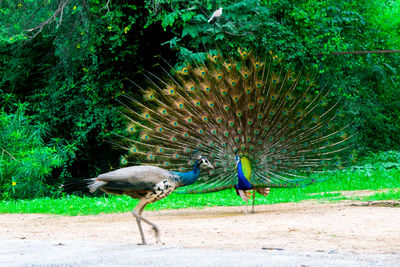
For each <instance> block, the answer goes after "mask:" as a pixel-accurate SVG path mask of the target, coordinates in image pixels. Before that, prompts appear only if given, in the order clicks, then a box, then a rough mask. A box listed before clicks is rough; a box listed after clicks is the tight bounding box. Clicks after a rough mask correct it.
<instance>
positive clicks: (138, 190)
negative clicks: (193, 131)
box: [62, 153, 213, 245]
mask: <svg viewBox="0 0 400 267" xmlns="http://www.w3.org/2000/svg"><path fill="white" fill-rule="evenodd" d="M196 155H197V156H196ZM193 156H194V157H197V159H196V160H195V161H194V164H193V167H192V170H191V171H189V172H174V171H168V170H165V169H162V168H160V167H156V166H146V165H142V166H131V167H125V168H121V169H117V170H115V171H111V172H107V173H103V174H100V175H99V176H97V177H96V178H91V179H83V180H77V181H70V182H67V183H65V184H63V185H62V191H63V192H66V193H72V192H75V191H83V192H85V191H89V192H91V193H94V192H95V191H97V190H101V191H103V192H105V193H108V194H116V195H127V196H130V197H132V198H136V199H140V201H139V203H138V204H137V205H136V207H135V209H134V210H133V211H132V214H133V216H135V217H136V222H137V225H138V228H139V232H140V236H141V239H142V243H140V245H146V244H147V242H146V239H145V237H144V233H143V229H142V225H141V222H142V221H143V222H145V223H147V224H149V225H150V226H151V227H152V228H153V230H154V232H155V235H156V239H157V242H159V241H160V234H159V230H158V227H157V225H155V224H154V223H153V222H151V221H149V220H148V219H146V218H144V217H143V216H142V212H143V210H144V208H145V207H146V205H147V204H149V203H154V202H156V201H158V200H160V199H163V198H165V197H167V196H168V195H170V194H171V193H172V192H173V191H174V190H175V189H177V188H179V187H182V186H186V185H190V184H193V183H194V182H196V180H197V179H198V177H199V174H200V169H201V168H213V165H212V164H211V163H210V161H209V160H208V159H207V158H206V157H203V156H201V155H199V154H198V153H195V154H194V155H193Z"/></svg>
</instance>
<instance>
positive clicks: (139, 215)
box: [132, 199, 160, 245]
mask: <svg viewBox="0 0 400 267" xmlns="http://www.w3.org/2000/svg"><path fill="white" fill-rule="evenodd" d="M147 204H148V203H147V201H146V200H145V199H141V200H140V201H139V203H138V204H137V206H136V207H135V209H134V210H133V211H132V215H133V216H135V217H136V223H137V225H138V228H139V232H140V236H141V238H142V243H141V244H140V245H146V244H147V242H146V239H145V237H144V233H143V229H142V224H141V222H142V221H144V222H145V223H147V224H149V225H151V226H152V227H153V230H154V232H155V235H156V240H157V242H159V241H160V233H159V230H158V227H157V225H155V224H154V223H152V222H151V221H149V220H148V219H146V218H144V217H143V216H142V212H143V210H144V208H145V207H146V205H147Z"/></svg>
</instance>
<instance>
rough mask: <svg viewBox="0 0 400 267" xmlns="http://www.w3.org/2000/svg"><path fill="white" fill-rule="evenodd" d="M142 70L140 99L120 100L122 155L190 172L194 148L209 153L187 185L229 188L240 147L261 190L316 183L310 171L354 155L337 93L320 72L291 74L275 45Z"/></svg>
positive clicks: (198, 188) (340, 165) (193, 188)
mask: <svg viewBox="0 0 400 267" xmlns="http://www.w3.org/2000/svg"><path fill="white" fill-rule="evenodd" d="M171 73H172V74H171ZM145 77H146V79H147V81H148V84H147V85H146V86H142V87H141V86H139V85H137V84H136V83H135V85H137V86H138V87H139V88H140V90H141V92H142V94H143V99H139V98H137V97H133V96H125V99H124V100H121V103H122V105H123V106H124V108H125V109H124V111H122V114H123V116H124V117H125V118H126V120H127V122H128V126H127V132H128V135H127V136H120V137H121V140H122V141H121V142H120V143H119V144H118V145H119V146H120V147H122V148H124V149H126V151H127V153H126V155H124V156H123V157H122V158H121V163H122V164H128V163H129V162H130V161H132V160H135V161H136V162H139V163H141V164H150V165H156V166H162V167H163V168H167V169H170V170H178V171H185V170H188V169H190V168H191V166H192V165H193V163H194V160H193V159H192V155H193V153H194V151H199V152H200V153H202V154H204V155H207V156H208V157H209V158H210V159H211V160H213V161H214V165H215V169H214V170H212V171H210V172H208V173H207V172H202V174H201V176H200V179H199V181H198V182H197V183H196V184H194V185H192V186H190V187H185V188H183V189H182V191H183V192H186V193H206V192H214V191H219V190H224V189H227V188H232V187H233V186H234V185H235V184H237V177H238V175H237V163H236V161H235V157H236V155H238V156H240V157H241V158H246V160H248V162H249V164H248V168H251V177H250V178H249V182H250V183H251V184H252V185H253V186H254V187H255V188H257V187H284V188H285V187H301V186H306V185H308V184H311V183H313V179H311V178H310V176H309V174H312V173H325V174H326V175H327V176H329V171H331V170H334V169H338V168H343V167H345V166H346V165H347V164H349V163H351V161H352V160H353V159H354V154H352V153H351V152H350V151H351V150H352V145H351V144H350V142H349V139H351V137H352V136H353V134H349V133H348V132H351V125H350V124H343V123H342V120H343V119H342V118H343V116H344V112H343V110H342V102H341V99H340V98H338V97H336V96H335V95H334V94H333V93H332V92H331V90H330V88H328V87H327V86H323V85H322V86H321V85H319V84H317V83H316V82H315V79H316V76H315V75H311V74H306V73H303V72H302V71H299V72H295V71H294V70H293V69H291V68H290V67H287V66H284V65H283V64H282V63H281V60H280V59H279V58H278V57H277V56H276V55H273V54H272V53H271V55H267V56H264V57H257V56H253V55H252V54H251V51H247V50H241V49H239V50H238V55H237V56H236V57H228V58H223V57H222V56H221V54H220V53H210V54H208V55H207V58H206V59H203V60H200V61H193V62H191V63H190V64H189V62H186V63H185V65H184V66H182V67H181V68H179V69H173V68H172V71H169V70H165V75H164V76H163V77H159V76H157V75H155V74H152V73H148V74H145ZM249 174H250V172H249ZM314 182H315V181H314Z"/></svg>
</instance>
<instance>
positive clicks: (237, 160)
mask: <svg viewBox="0 0 400 267" xmlns="http://www.w3.org/2000/svg"><path fill="white" fill-rule="evenodd" d="M235 160H236V168H237V166H238V165H239V163H240V157H239V156H238V155H236V158H235Z"/></svg>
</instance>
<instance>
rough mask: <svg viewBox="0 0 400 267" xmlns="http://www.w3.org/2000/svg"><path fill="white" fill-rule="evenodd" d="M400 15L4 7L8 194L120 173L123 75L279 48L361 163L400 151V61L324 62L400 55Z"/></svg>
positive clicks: (184, 7) (0, 77) (368, 4)
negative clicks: (325, 104) (342, 110)
mask: <svg viewBox="0 0 400 267" xmlns="http://www.w3.org/2000/svg"><path fill="white" fill-rule="evenodd" d="M219 6H222V7H224V13H223V16H222V17H221V18H220V19H219V20H218V21H217V22H216V23H207V20H208V18H209V16H211V14H212V12H213V11H214V10H216V9H217V8H218V7H219ZM399 14H400V3H399V2H398V1H397V0H357V1H342V0H327V1H304V0H296V1H294V0H292V1H289V0H264V1H247V0H244V1H223V0H222V1H189V0H185V1H184V0H182V1H167V0H159V1H157V0H154V1H149V0H147V1H128V0H126V1H122V0H120V1H112V0H110V1H99V0H51V1H50V0H40V1H39V0H24V1H22V0H12V1H11V0H9V1H1V2H0V21H1V25H2V27H1V28H0V108H1V109H0V112H1V113H0V153H1V157H0V198H30V197H40V196H49V195H50V196H56V195H57V194H58V193H57V192H58V187H57V186H58V185H59V184H60V183H61V182H63V181H64V180H67V179H68V178H70V177H92V176H95V175H97V174H99V173H100V172H106V171H109V170H110V169H111V168H117V167H118V164H119V163H118V162H119V153H120V152H119V151H117V150H116V149H114V148H113V147H112V145H110V143H109V142H107V141H108V140H111V139H112V138H113V137H112V135H111V134H110V133H111V132H119V131H121V130H122V129H123V127H124V124H123V121H122V120H121V118H120V115H119V114H118V113H117V112H115V109H114V108H115V107H117V106H118V102H117V101H116V99H117V98H118V97H119V96H120V95H121V94H123V93H124V92H125V91H132V90H135V87H134V86H132V85H131V84H130V83H129V82H127V79H126V78H129V79H132V80H137V81H140V80H142V79H143V77H142V76H140V72H141V71H143V70H149V71H152V72H154V73H156V74H157V73H158V72H157V65H158V64H159V63H160V61H161V59H165V60H166V61H168V62H170V63H171V64H172V65H175V64H179V62H182V61H183V60H184V59H185V58H187V57H189V56H191V55H195V54H198V53H199V52H203V51H206V50H207V49H219V50H220V51H222V53H223V54H224V55H228V54H231V53H235V52H236V51H237V48H238V47H245V48H249V49H252V50H253V51H254V53H257V54H260V55H262V54H267V53H268V51H273V53H275V54H276V55H278V56H279V58H281V59H282V60H283V61H287V62H288V63H290V64H296V65H299V66H301V67H302V68H304V69H306V70H314V71H315V70H317V71H319V72H321V74H322V76H321V77H322V79H324V83H326V84H328V86H330V87H331V88H332V91H333V92H334V93H335V94H337V95H340V96H342V97H344V99H345V102H346V110H347V114H348V117H349V118H351V120H352V121H353V122H354V125H356V127H357V129H358V133H359V134H358V137H357V146H358V147H357V149H358V150H359V154H360V155H361V156H362V155H363V154H364V155H366V154H368V153H371V152H379V151H387V150H400V94H399V92H400V86H399V84H400V82H399V78H400V73H399V63H400V54H396V53H392V54H360V55H327V54H328V53H330V52H337V51H367V50H385V49H399V45H398V44H399V43H400V16H399ZM159 74H160V75H161V73H159Z"/></svg>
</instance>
